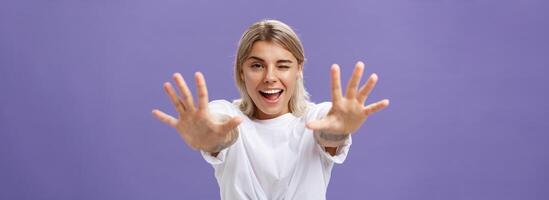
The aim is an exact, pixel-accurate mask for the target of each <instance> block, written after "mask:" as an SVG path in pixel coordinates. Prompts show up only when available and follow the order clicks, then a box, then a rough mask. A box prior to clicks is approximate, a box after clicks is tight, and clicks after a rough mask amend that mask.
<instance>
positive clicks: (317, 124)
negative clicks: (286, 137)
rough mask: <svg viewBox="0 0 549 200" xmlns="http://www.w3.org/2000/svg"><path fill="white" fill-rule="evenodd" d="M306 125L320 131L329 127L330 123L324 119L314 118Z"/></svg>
mask: <svg viewBox="0 0 549 200" xmlns="http://www.w3.org/2000/svg"><path fill="white" fill-rule="evenodd" d="M305 126H306V127H307V128H308V129H311V130H313V131H319V130H323V129H326V128H328V123H326V122H324V121H323V120H313V121H310V122H308V123H307V124H306V125H305Z"/></svg>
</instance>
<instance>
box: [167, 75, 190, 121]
mask: <svg viewBox="0 0 549 200" xmlns="http://www.w3.org/2000/svg"><path fill="white" fill-rule="evenodd" d="M164 90H165V91H166V93H167V94H168V96H169V97H170V100H171V101H172V103H173V105H174V106H175V109H176V110H177V112H178V113H179V114H180V115H181V114H183V113H184V112H185V107H184V106H183V104H181V100H180V99H179V97H178V96H177V93H176V92H175V90H174V89H173V87H172V84H170V83H168V82H166V83H164Z"/></svg>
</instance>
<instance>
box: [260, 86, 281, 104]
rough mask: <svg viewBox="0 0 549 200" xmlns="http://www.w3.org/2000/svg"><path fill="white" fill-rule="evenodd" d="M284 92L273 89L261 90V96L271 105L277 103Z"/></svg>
mask: <svg viewBox="0 0 549 200" xmlns="http://www.w3.org/2000/svg"><path fill="white" fill-rule="evenodd" d="M282 92H284V90H283V89H271V90H260V91H259V94H261V96H263V98H264V99H265V100H266V101H268V102H271V103H276V102H277V101H278V98H279V97H280V95H282Z"/></svg>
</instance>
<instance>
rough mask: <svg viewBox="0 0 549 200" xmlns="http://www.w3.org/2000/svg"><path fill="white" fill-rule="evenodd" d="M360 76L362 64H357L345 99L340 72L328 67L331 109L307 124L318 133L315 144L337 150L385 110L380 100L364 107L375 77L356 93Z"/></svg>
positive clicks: (383, 102)
mask: <svg viewBox="0 0 549 200" xmlns="http://www.w3.org/2000/svg"><path fill="white" fill-rule="evenodd" d="M363 72H364V63H362V62H357V64H356V65H355V69H354V71H353V74H352V76H351V79H350V80H349V82H348V84H347V91H346V94H345V96H343V94H342V90H341V81H340V70H339V66H338V65H337V64H334V65H332V68H331V78H332V87H331V90H332V108H331V109H330V111H329V112H328V113H327V114H326V116H325V117H323V118H322V119H319V120H313V121H310V122H309V123H307V128H309V129H312V130H313V131H315V132H317V133H318V136H315V137H316V138H317V141H318V142H319V143H320V144H321V145H323V146H326V147H337V146H339V145H341V144H342V142H344V140H345V139H346V138H347V137H348V136H349V135H350V134H352V133H354V132H355V131H357V130H358V129H359V128H360V126H361V125H362V124H363V123H364V121H366V119H367V118H368V117H369V116H370V115H372V114H373V113H375V112H377V111H380V110H382V109H384V108H386V107H387V106H389V100H388V99H384V100H381V101H378V102H375V103H372V104H369V105H367V106H364V103H365V102H366V99H367V98H368V95H369V94H370V92H371V91H372V90H373V88H374V86H375V85H376V83H377V80H378V77H377V75H376V74H375V73H374V74H372V75H371V76H370V77H369V78H368V80H367V81H366V83H365V84H364V85H363V86H362V87H360V89H358V84H359V83H360V79H361V77H362V73H363Z"/></svg>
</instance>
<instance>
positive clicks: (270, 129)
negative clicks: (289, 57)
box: [201, 100, 351, 200]
mask: <svg viewBox="0 0 549 200" xmlns="http://www.w3.org/2000/svg"><path fill="white" fill-rule="evenodd" d="M330 108H331V103H329V102H325V103H320V104H313V103H310V104H309V108H308V110H307V111H306V114H304V115H303V116H302V117H295V116H294V115H293V114H291V113H287V114H284V115H282V116H279V117H277V118H273V119H268V120H256V119H250V118H249V117H247V116H246V115H244V114H243V113H242V112H241V111H240V110H239V109H238V107H237V106H236V105H235V104H233V103H230V102H228V101H225V100H216V101H212V102H210V103H209V109H210V112H211V113H212V114H221V115H228V116H231V117H232V116H240V117H241V118H242V119H243V121H242V123H241V124H240V125H239V126H238V131H239V137H238V139H237V141H236V142H235V143H234V144H233V145H231V146H230V147H228V148H226V149H224V150H222V151H221V152H219V154H218V155H217V157H213V156H211V155H210V154H209V153H206V152H203V151H202V152H201V153H202V156H203V157H204V159H205V160H206V161H207V162H208V163H210V164H211V165H212V166H213V168H214V170H215V177H216V179H217V182H218V184H219V188H220V195H221V199H299V200H307V199H314V200H317V199H325V198H326V188H327V187H328V183H329V182H330V175H331V171H332V167H333V164H334V163H338V164H341V163H343V161H344V160H345V158H346V157H347V153H348V152H349V147H350V145H351V138H350V137H349V139H348V140H347V141H346V142H345V145H343V146H341V147H339V148H338V150H337V153H336V155H335V156H331V155H330V154H328V153H327V152H326V151H325V150H324V148H323V147H321V146H320V145H319V144H318V143H317V142H316V141H315V139H314V137H313V132H312V131H311V130H309V129H307V128H305V123H306V122H308V121H311V120H314V119H320V118H322V117H323V116H325V115H326V113H327V112H328V111H329V110H330Z"/></svg>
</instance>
